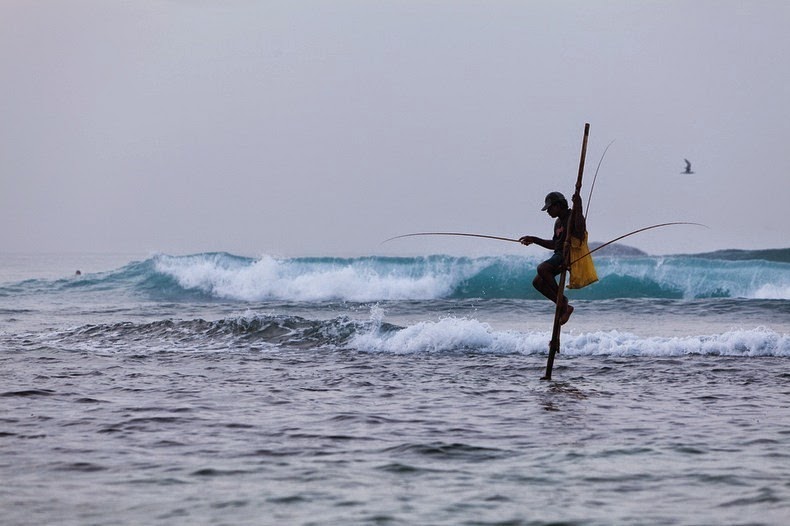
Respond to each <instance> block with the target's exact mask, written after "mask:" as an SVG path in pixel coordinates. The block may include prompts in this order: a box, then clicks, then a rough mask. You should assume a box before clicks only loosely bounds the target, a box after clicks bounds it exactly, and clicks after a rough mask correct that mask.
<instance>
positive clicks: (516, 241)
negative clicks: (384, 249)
mask: <svg viewBox="0 0 790 526" xmlns="http://www.w3.org/2000/svg"><path fill="white" fill-rule="evenodd" d="M416 236H464V237H481V238H484V239H497V240H499V241H512V242H513V243H521V241H519V240H518V239H513V238H510V237H500V236H489V235H486V234H468V233H466V232H416V233H414V234H403V235H401V236H395V237H391V238H389V239H385V240H384V241H382V242H381V243H382V244H384V243H386V242H388V241H392V240H393V239H400V238H402V237H416Z"/></svg>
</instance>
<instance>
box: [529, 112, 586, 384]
mask: <svg viewBox="0 0 790 526" xmlns="http://www.w3.org/2000/svg"><path fill="white" fill-rule="evenodd" d="M589 136H590V123H589V122H588V123H585V125H584V139H582V153H581V159H580V160H579V175H578V177H577V178H576V189H575V191H574V196H577V195H579V192H581V189H582V175H583V174H584V159H585V157H586V156H587V138H588V137H589ZM580 213H581V210H576V209H572V210H571V215H570V216H569V217H568V224H567V225H565V246H564V247H563V252H562V253H563V256H564V258H565V262H564V267H563V270H562V272H560V283H559V285H558V286H557V287H558V290H557V307H556V309H554V327H553V328H552V331H551V342H550V343H549V359H548V361H547V362H546V375H545V376H544V377H543V378H541V380H551V370H552V369H553V368H554V355H556V354H557V353H558V352H560V327H561V325H560V316H561V315H562V306H563V303H562V298H563V296H564V294H565V272H566V270H568V264H569V263H570V253H571V226H572V225H573V224H574V219H575V216H576V214H580Z"/></svg>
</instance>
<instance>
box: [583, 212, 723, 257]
mask: <svg viewBox="0 0 790 526" xmlns="http://www.w3.org/2000/svg"><path fill="white" fill-rule="evenodd" d="M672 225H694V226H701V227H705V228H710V227H708V225H703V224H702V223H691V222H688V221H673V222H671V223H660V224H658V225H651V226H646V227H644V228H640V229H638V230H634V231H633V232H629V233H627V234H623V235H622V236H620V237H616V238H614V239H612V240H611V241H607V242H606V243H603V244H602V245H599V246H597V247H595V248H594V249H592V250H590V251H589V252H587V253H586V254H584V255H583V256H580V257H578V258H576V259H574V260H573V261H571V263H570V264H571V265H573V264H574V263H576V262H577V261H581V260H582V259H584V258H586V257H587V256H589V255H590V254H592V253H593V252H598V251H599V250H601V249H602V248H603V247H606V246H609V245H611V244H612V243H615V242H617V241H620V240H621V239H623V238H626V237H628V236H633V235H634V234H638V233H640V232H644V231H645V230H651V229H653V228H660V227H664V226H672Z"/></svg>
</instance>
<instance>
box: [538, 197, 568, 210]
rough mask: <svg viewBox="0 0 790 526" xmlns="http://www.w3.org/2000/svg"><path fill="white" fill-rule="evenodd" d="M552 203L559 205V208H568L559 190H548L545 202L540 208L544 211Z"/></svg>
mask: <svg viewBox="0 0 790 526" xmlns="http://www.w3.org/2000/svg"><path fill="white" fill-rule="evenodd" d="M552 205H559V207H560V209H566V208H568V201H567V200H566V199H565V196H564V195H562V194H561V193H559V192H549V194H548V195H547V196H546V204H545V206H544V207H543V208H541V210H542V211H544V212H545V211H547V210H548V209H549V208H551V206H552Z"/></svg>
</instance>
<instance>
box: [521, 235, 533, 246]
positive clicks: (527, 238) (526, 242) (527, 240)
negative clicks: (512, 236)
mask: <svg viewBox="0 0 790 526" xmlns="http://www.w3.org/2000/svg"><path fill="white" fill-rule="evenodd" d="M518 242H519V243H521V244H522V245H524V246H526V247H528V246H530V245H531V244H532V243H534V242H535V236H523V237H520V238H519V239H518Z"/></svg>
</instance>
